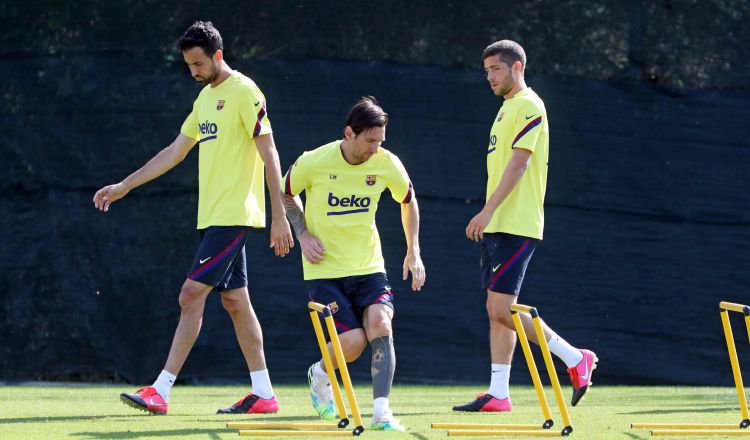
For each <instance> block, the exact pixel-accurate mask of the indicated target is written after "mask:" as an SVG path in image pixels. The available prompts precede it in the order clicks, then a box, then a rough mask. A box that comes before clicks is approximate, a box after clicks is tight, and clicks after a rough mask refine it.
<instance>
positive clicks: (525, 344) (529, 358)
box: [510, 304, 554, 429]
mask: <svg viewBox="0 0 750 440" xmlns="http://www.w3.org/2000/svg"><path fill="white" fill-rule="evenodd" d="M518 305H519V304H513V305H511V306H510V316H511V317H512V318H513V325H515V326H516V333H518V340H519V341H520V342H521V348H522V349H523V355H524V357H525V358H526V364H527V365H528V366H529V374H531V381H532V382H534V390H535V391H536V395H537V398H538V399H539V405H540V406H541V407H542V414H544V423H543V424H542V427H543V428H545V429H547V428H551V427H552V425H554V422H553V421H552V413H551V412H550V409H549V403H547V396H546V395H545V394H544V388H542V379H541V378H540V377H539V370H537V368H536V362H535V361H534V354H533V353H532V352H531V347H530V346H529V338H528V337H527V336H526V330H524V328H523V322H521V317H520V316H519V315H518V311H519V310H520V311H524V312H525V309H523V308H514V306H518ZM522 307H527V306H522ZM517 309H518V310H517Z"/></svg>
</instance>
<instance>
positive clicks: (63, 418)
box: [0, 385, 750, 440]
mask: <svg viewBox="0 0 750 440" xmlns="http://www.w3.org/2000/svg"><path fill="white" fill-rule="evenodd" d="M482 388H483V387H457V386H405V385H397V386H395V387H394V390H393V393H392V395H391V405H392V407H393V409H394V412H395V414H396V416H397V417H398V418H400V419H401V421H402V423H403V424H404V425H405V426H408V427H409V430H408V431H407V432H406V433H377V432H373V431H366V432H365V433H364V434H363V437H365V438H373V439H376V438H378V439H379V438H392V439H418V440H423V439H433V438H438V439H439V438H448V437H447V436H446V431H445V430H434V429H430V423H432V422H479V423H541V421H542V418H541V413H540V411H539V406H538V404H537V401H536V398H535V394H534V392H533V389H532V388H531V387H530V386H528V387H524V386H514V387H512V393H513V403H514V410H513V412H512V413H509V414H476V413H468V414H467V413H454V412H452V411H451V409H450V408H451V406H452V405H454V404H458V403H464V402H465V401H468V400H470V399H471V398H472V397H473V395H474V392H477V391H481V390H482ZM134 389H135V388H134V387H129V386H116V387H112V386H75V387H66V386H28V387H17V386H6V387H2V388H0V390H1V391H2V394H0V439H3V440H6V439H45V440H46V439H61V438H71V439H81V440H85V439H97V440H99V439H135V438H139V439H140V438H149V439H178V438H179V439H189V440H192V439H235V438H251V437H238V435H237V432H236V431H232V430H228V429H226V428H225V424H226V422H228V421H252V420H256V421H260V420H263V421H270V420H276V421H315V419H314V418H313V417H312V415H311V414H312V412H311V408H310V406H309V400H308V393H307V388H306V387H302V386H277V387H276V392H277V395H278V396H279V398H280V402H281V411H280V413H278V414H275V415H269V416H253V415H244V416H234V415H233V416H221V415H217V414H215V411H216V409H217V408H219V407H224V406H228V405H229V404H231V403H233V402H234V401H236V400H238V399H239V398H240V397H241V396H242V395H243V394H244V393H245V392H246V390H245V389H244V388H241V387H235V386H232V387H229V386H227V387H197V386H177V387H175V389H174V390H173V392H172V396H171V398H170V400H171V405H172V407H171V408H170V413H169V415H168V416H149V415H146V414H145V413H142V412H139V411H135V410H133V409H131V408H130V407H127V406H125V405H123V404H121V403H120V401H119V397H118V395H119V393H120V392H123V391H125V392H132V391H134ZM356 392H357V395H358V396H359V400H360V406H361V408H362V413H363V417H364V419H365V423H366V424H369V417H370V416H371V414H372V408H371V404H372V399H371V391H370V389H369V387H367V386H365V385H361V386H357V387H356ZM547 392H548V397H549V399H550V403H551V406H552V408H553V416H554V417H555V420H556V421H558V420H559V415H558V413H557V410H556V406H555V404H554V397H553V396H552V393H551V392H550V390H549V389H548V390H547ZM565 394H566V398H569V397H570V390H569V389H568V388H566V389H565ZM569 409H570V415H571V419H572V421H573V427H574V430H575V431H574V433H573V434H572V436H571V438H579V439H587V440H588V439H647V438H649V433H648V431H647V430H631V429H630V423H632V422H682V423H687V422H691V423H736V422H739V419H740V414H739V409H738V405H737V396H736V394H735V391H734V389H733V388H707V387H605V386H595V387H593V388H592V389H591V390H590V391H589V395H588V396H586V398H585V399H584V400H583V401H582V402H581V403H580V404H579V406H577V407H575V408H569ZM558 426H559V423H558ZM316 438H320V437H316ZM451 438H453V437H451ZM463 438H484V437H463ZM662 438H663V437H662ZM680 438H685V437H680ZM713 438H717V437H713ZM719 438H720V437H719ZM748 438H750V437H748Z"/></svg>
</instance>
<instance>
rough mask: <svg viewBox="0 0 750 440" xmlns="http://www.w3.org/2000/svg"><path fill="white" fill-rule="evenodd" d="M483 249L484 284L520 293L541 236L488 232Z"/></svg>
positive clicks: (489, 288) (502, 290)
mask: <svg viewBox="0 0 750 440" xmlns="http://www.w3.org/2000/svg"><path fill="white" fill-rule="evenodd" d="M483 235H484V238H483V239H482V241H480V242H479V247H480V249H481V253H482V256H481V260H480V266H481V267H482V287H483V288H484V289H487V290H491V291H493V292H498V293H507V294H513V295H518V294H519V292H521V284H523V276H524V274H526V267H527V266H528V265H529V261H531V255H533V254H534V249H536V246H537V244H539V240H537V239H535V238H529V237H521V236H518V235H511V234H505V233H502V232H492V233H489V234H488V233H486V232H485V233H484V234H483Z"/></svg>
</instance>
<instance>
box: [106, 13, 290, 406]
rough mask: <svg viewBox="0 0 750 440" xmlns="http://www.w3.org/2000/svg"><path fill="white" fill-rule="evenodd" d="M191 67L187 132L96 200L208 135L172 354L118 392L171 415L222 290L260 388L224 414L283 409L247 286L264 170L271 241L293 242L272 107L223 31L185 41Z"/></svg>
mask: <svg viewBox="0 0 750 440" xmlns="http://www.w3.org/2000/svg"><path fill="white" fill-rule="evenodd" d="M179 46H180V49H182V54H183V57H184V59H185V63H187V65H188V68H189V69H190V74H191V75H192V76H193V78H195V80H196V81H198V82H199V83H201V85H202V86H204V87H203V89H202V90H201V92H200V94H199V95H198V99H196V100H195V103H194V104H193V110H192V112H191V113H190V115H189V116H188V117H187V119H186V120H185V122H184V123H183V124H182V128H181V129H180V134H179V135H177V138H176V139H175V140H174V142H172V144H170V145H169V146H168V147H166V148H165V149H163V150H162V151H160V152H159V153H158V154H157V155H156V156H154V157H153V158H152V159H151V160H150V161H149V162H148V163H146V165H144V166H143V167H142V168H140V169H139V170H137V171H136V172H134V173H133V174H131V175H130V176H128V177H127V178H126V179H125V180H123V181H122V182H120V183H117V184H114V185H108V186H105V187H104V188H102V189H100V190H99V191H98V192H97V193H96V195H94V205H95V206H96V208H97V209H100V210H102V211H104V212H106V211H107V210H108V209H109V207H110V204H112V203H113V202H115V201H117V200H119V199H121V198H123V197H125V195H126V194H127V193H128V192H129V191H131V190H132V189H134V188H136V187H138V186H140V185H143V184H144V183H146V182H148V181H150V180H152V179H155V178H156V177H158V176H160V175H162V174H164V173H166V172H167V171H169V170H170V169H172V168H173V167H174V166H176V165H177V164H178V163H180V162H181V161H182V160H183V159H184V158H185V156H186V155H187V154H188V152H189V151H190V150H191V149H192V148H193V146H195V144H197V143H199V142H200V152H199V161H198V170H199V172H198V183H199V186H198V230H199V231H200V236H201V243H200V246H199V248H198V251H197V253H196V254H195V260H194V262H193V267H192V268H191V269H190V272H188V275H187V279H186V280H185V283H184V284H183V285H182V290H181V291H180V296H179V303H180V307H181V309H182V310H181V314H180V322H179V324H178V325H177V330H176V331H175V334H174V339H173V340H172V347H171V349H170V350H169V357H168V358H167V362H166V365H165V366H164V369H163V370H162V372H161V374H159V377H158V378H157V379H156V382H154V384H153V385H152V386H150V387H145V388H141V389H140V390H138V391H137V392H135V393H133V394H127V393H123V394H121V395H120V399H121V400H122V401H123V402H124V403H126V404H128V405H130V406H132V407H134V408H137V409H141V410H145V411H147V412H150V413H152V414H166V413H167V408H168V406H169V404H168V402H169V393H170V390H171V389H172V385H173V384H174V381H175V379H176V377H177V374H178V373H179V372H180V369H181V368H182V365H183V364H184V362H185V360H186V359H187V356H188V353H189V352H190V349H191V348H192V347H193V344H194V343H195V340H196V338H197V337H198V333H199V331H200V328H201V322H202V320H203V308H204V305H205V301H206V297H207V296H208V294H209V293H210V292H211V291H212V290H214V289H216V290H217V291H218V292H219V293H220V295H221V302H222V305H223V306H224V309H226V311H227V312H228V313H229V316H230V317H231V318H232V322H233V323H234V329H235V332H236V334H237V340H238V342H239V344H240V348H241V349H242V353H243V355H244V357H245V360H246V361H247V365H248V368H249V370H250V378H251V381H252V391H251V393H249V394H247V395H246V396H245V397H243V398H242V399H240V401H239V402H237V403H235V404H234V405H233V406H231V407H229V408H226V409H221V410H219V411H218V412H219V413H268V412H277V411H278V408H279V404H278V401H277V399H276V396H275V395H274V393H273V388H272V387H271V381H270V378H269V375H268V370H267V369H266V362H265V357H264V354H263V335H262V332H261V327H260V323H259V322H258V318H257V317H256V315H255V311H254V310H253V307H252V305H251V304H250V297H249V293H248V289H247V267H246V263H245V241H246V240H247V237H248V234H250V231H251V228H262V227H265V222H266V218H265V199H264V189H263V169H264V164H265V165H266V182H267V185H268V189H269V191H270V193H271V208H272V221H271V237H270V246H271V247H273V248H274V252H275V253H276V255H278V256H282V257H283V256H284V255H286V254H287V253H288V252H289V247H291V246H293V245H294V242H293V238H292V233H291V229H290V228H289V223H288V221H287V220H286V217H285V212H284V206H283V203H282V200H281V196H280V191H281V169H280V167H279V157H278V153H277V151H276V147H275V145H274V141H273V135H272V134H271V124H270V122H269V120H268V114H267V112H266V100H265V98H264V96H263V93H261V91H260V89H259V88H258V86H257V85H256V84H255V83H254V82H253V81H252V80H251V79H250V78H248V77H246V76H245V75H243V74H241V73H240V72H237V71H235V70H232V69H231V68H230V67H229V66H228V65H227V63H226V62H225V61H224V53H223V45H222V40H221V35H219V31H218V30H216V28H215V27H214V26H213V24H212V23H211V22H202V21H197V22H195V23H193V24H192V25H191V26H190V27H189V28H188V29H187V31H185V33H184V34H183V35H182V37H181V38H180V40H179Z"/></svg>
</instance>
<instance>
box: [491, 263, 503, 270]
mask: <svg viewBox="0 0 750 440" xmlns="http://www.w3.org/2000/svg"><path fill="white" fill-rule="evenodd" d="M502 265H503V263H500V264H498V265H497V266H495V267H493V268H492V271H493V272H496V271H497V268H498V267H500V266H502Z"/></svg>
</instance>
